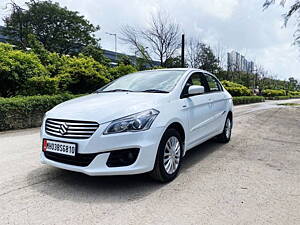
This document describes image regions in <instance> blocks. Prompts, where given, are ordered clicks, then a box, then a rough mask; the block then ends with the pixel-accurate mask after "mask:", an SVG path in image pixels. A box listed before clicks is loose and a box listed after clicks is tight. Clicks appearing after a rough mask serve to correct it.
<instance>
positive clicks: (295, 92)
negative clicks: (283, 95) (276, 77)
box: [289, 91, 300, 96]
mask: <svg viewBox="0 0 300 225" xmlns="http://www.w3.org/2000/svg"><path fill="white" fill-rule="evenodd" d="M289 95H292V96H298V95H300V91H289Z"/></svg>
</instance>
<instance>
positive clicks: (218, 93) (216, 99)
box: [205, 74, 226, 131]
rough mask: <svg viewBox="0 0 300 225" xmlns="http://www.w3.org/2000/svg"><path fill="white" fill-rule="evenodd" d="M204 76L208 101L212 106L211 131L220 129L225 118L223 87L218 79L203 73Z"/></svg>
mask: <svg viewBox="0 0 300 225" xmlns="http://www.w3.org/2000/svg"><path fill="white" fill-rule="evenodd" d="M205 78H206V80H207V83H208V87H209V94H208V96H209V101H210V102H211V106H212V110H211V112H212V120H213V122H212V123H211V125H212V126H213V127H212V130H213V131H220V130H222V129H223V127H224V123H225V119H226V100H225V95H224V92H223V88H222V86H221V84H220V83H219V81H218V80H217V79H216V78H215V77H214V76H212V75H210V74H205Z"/></svg>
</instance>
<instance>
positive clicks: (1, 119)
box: [0, 94, 78, 131]
mask: <svg viewBox="0 0 300 225" xmlns="http://www.w3.org/2000/svg"><path fill="white" fill-rule="evenodd" d="M75 97H78V96H76V95H70V94H63V95H53V96H49V95H43V96H29V97H13V98H0V131H3V130H9V129H20V128H30V127H38V126H40V125H41V121H42V118H43V115H44V113H45V112H47V111H48V110H50V109H52V108H53V107H54V106H56V105H58V104H59V103H62V102H64V101H67V100H69V99H72V98H75Z"/></svg>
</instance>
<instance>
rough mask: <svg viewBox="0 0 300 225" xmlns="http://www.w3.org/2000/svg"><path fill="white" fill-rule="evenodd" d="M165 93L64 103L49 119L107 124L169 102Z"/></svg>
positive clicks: (122, 94) (93, 96) (110, 95)
mask: <svg viewBox="0 0 300 225" xmlns="http://www.w3.org/2000/svg"><path fill="white" fill-rule="evenodd" d="M168 99H169V95H168V94H163V93H142V92H132V93H131V92H112V93H98V94H90V95H87V96H83V97H79V98H75V99H72V100H69V101H66V102H63V103H61V104H59V105H57V106H55V107H54V108H53V109H51V110H50V111H49V112H47V118H55V119H69V120H85V121H96V122H98V123H99V124H101V123H106V122H109V121H111V120H115V119H118V118H121V117H124V116H128V115H131V114H134V113H137V112H141V111H144V110H147V109H152V108H154V109H155V108H156V107H158V106H159V105H160V104H164V103H166V102H167V101H168Z"/></svg>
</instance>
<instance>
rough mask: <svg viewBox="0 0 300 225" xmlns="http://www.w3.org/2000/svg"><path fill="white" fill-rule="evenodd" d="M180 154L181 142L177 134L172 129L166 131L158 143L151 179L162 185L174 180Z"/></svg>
mask: <svg viewBox="0 0 300 225" xmlns="http://www.w3.org/2000/svg"><path fill="white" fill-rule="evenodd" d="M176 146H178V147H176ZM170 149H171V150H170ZM182 153H183V142H182V139H181V137H180V134H179V132H178V131H177V130H176V129H173V128H171V129H168V130H166V132H165V133H164V135H163V136H162V139H161V141H160V143H159V147H158V151H157V155H156V160H155V164H154V169H153V170H152V172H151V173H150V175H151V177H152V178H153V179H155V180H157V181H160V182H162V183H166V182H170V181H172V180H174V179H175V178H176V176H177V174H178V171H179V169H180V166H181V161H182V160H181V159H182Z"/></svg>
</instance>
